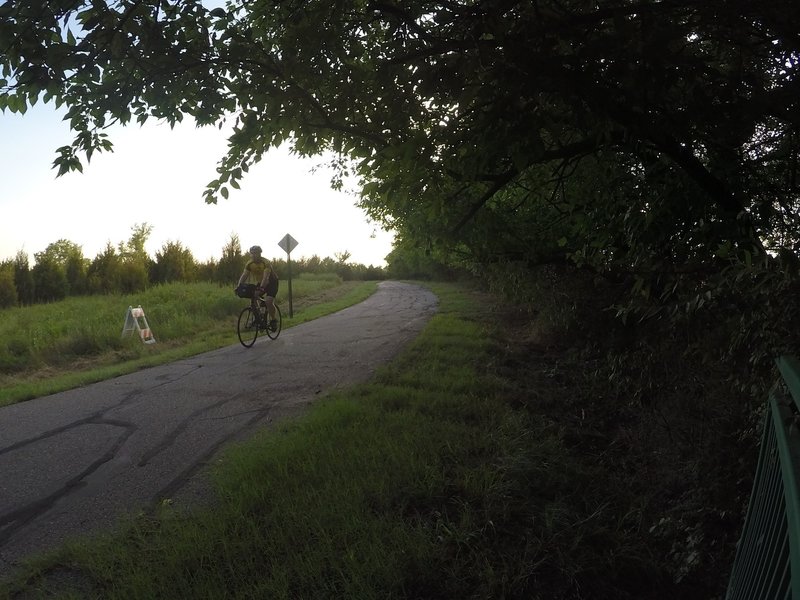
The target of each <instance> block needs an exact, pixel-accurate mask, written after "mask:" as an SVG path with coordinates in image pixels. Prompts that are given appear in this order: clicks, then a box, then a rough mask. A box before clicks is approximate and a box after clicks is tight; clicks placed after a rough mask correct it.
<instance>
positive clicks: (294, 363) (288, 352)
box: [0, 282, 436, 577]
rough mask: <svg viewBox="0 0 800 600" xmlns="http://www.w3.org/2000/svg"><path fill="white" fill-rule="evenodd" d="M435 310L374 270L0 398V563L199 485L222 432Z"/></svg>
mask: <svg viewBox="0 0 800 600" xmlns="http://www.w3.org/2000/svg"><path fill="white" fill-rule="evenodd" d="M435 310H436V297H435V296H434V295H433V294H432V293H431V292H429V291H428V290H425V289H424V288H421V287H418V286H414V285H409V284H403V283H398V282H382V283H381V284H380V286H379V288H378V291H377V292H376V293H375V294H374V295H373V296H372V297H370V298H369V299H367V300H366V301H364V302H362V303H361V304H358V305H356V306H352V307H350V308H347V309H345V310H343V311H341V312H338V313H336V314H333V315H330V316H327V317H324V318H321V319H317V320H315V321H312V322H309V323H305V324H303V325H299V326H297V327H293V328H291V329H287V330H284V331H283V332H282V333H281V335H280V337H279V338H278V339H277V340H275V341H272V340H270V339H268V338H267V337H266V336H264V337H263V338H262V337H261V336H259V338H258V341H256V344H255V346H253V347H252V348H250V349H247V348H244V347H242V346H241V345H239V344H238V342H237V343H236V344H232V345H231V346H228V347H226V348H222V349H220V350H215V351H212V352H208V353H205V354H201V355H198V356H195V357H193V358H189V359H186V360H181V361H178V362H175V363H171V364H167V365H163V366H160V367H155V368H151V369H147V370H144V371H139V372H136V373H133V374H130V375H125V376H122V377H118V378H116V379H112V380H109V381H105V382H102V383H97V384H93V385H90V386H86V387H83V388H80V389H76V390H71V391H67V392H62V393H59V394H53V395H51V396H47V397H43V398H38V399H36V400H31V401H28V402H23V403H20V404H15V405H13V406H8V407H5V408H0V577H2V576H4V575H8V574H9V573H11V572H12V571H13V569H14V566H15V565H16V564H17V562H18V561H19V559H20V558H22V557H25V556H28V555H30V554H32V553H34V552H38V551H40V550H44V549H48V548H52V547H55V546H56V545H58V544H60V543H62V542H63V541H65V540H66V539H68V538H70V537H72V536H75V535H82V534H86V533H92V532H95V531H98V530H100V529H103V528H108V527H110V526H113V525H114V523H116V522H117V521H118V520H119V519H120V518H121V517H123V516H125V515H126V514H132V513H135V512H137V511H140V510H148V509H150V508H152V507H153V506H155V505H156V504H157V503H159V502H161V501H162V500H163V499H164V498H181V499H183V500H191V496H192V494H197V495H198V496H200V495H201V493H202V489H203V486H204V483H203V481H204V480H205V478H204V476H203V475H204V473H203V467H204V466H205V465H207V464H208V463H209V462H210V461H211V459H212V457H213V456H214V454H215V453H216V452H217V451H218V450H219V449H220V448H221V447H222V446H223V445H224V444H227V443H229V442H232V441H236V440H241V439H244V438H245V437H247V435H249V434H252V432H253V431H254V430H255V429H257V428H261V427H264V426H269V425H270V424H272V423H274V422H276V421H278V420H280V419H281V418H286V417H287V416H293V415H297V414H300V413H301V412H302V410H303V409H304V408H305V407H307V406H308V405H309V404H310V403H311V402H313V401H314V399H315V398H316V397H318V395H319V394H320V393H321V392H325V391H328V390H331V389H333V388H337V387H342V386H348V385H352V384H355V383H358V382H361V381H365V380H366V379H368V378H369V377H370V375H371V374H372V373H373V372H374V370H375V368H376V367H378V366H379V365H381V364H383V363H385V362H387V361H388V360H389V359H391V358H392V357H393V356H395V355H396V354H397V352H398V351H399V350H400V349H401V348H402V347H403V346H404V345H405V344H406V343H407V342H409V341H410V340H411V339H413V338H414V337H415V336H416V335H417V334H418V333H419V332H420V331H421V330H422V328H423V327H424V325H425V323H426V322H427V321H428V319H429V318H430V317H431V316H432V315H433V313H434V312H435ZM151 326H152V327H153V331H154V332H155V334H156V336H157V335H158V324H157V323H151ZM232 335H234V336H235V333H233V332H232ZM233 339H235V337H234V338H233Z"/></svg>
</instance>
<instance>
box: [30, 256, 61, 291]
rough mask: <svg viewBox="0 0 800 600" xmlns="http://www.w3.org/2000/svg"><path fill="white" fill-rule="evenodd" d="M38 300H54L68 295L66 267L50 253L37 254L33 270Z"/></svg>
mask: <svg viewBox="0 0 800 600" xmlns="http://www.w3.org/2000/svg"><path fill="white" fill-rule="evenodd" d="M31 275H32V276H33V284H34V290H35V295H34V299H35V301H37V302H54V301H55V300H62V299H64V298H65V297H66V296H67V286H68V283H67V275H66V273H65V271H64V267H63V266H62V265H60V264H59V263H58V262H56V260H55V259H54V258H53V257H51V256H48V255H37V257H36V264H35V265H34V266H33V269H32V270H31Z"/></svg>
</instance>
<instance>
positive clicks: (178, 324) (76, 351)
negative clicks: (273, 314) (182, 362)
mask: <svg viewBox="0 0 800 600" xmlns="http://www.w3.org/2000/svg"><path fill="white" fill-rule="evenodd" d="M376 286H377V283H376V282H374V281H373V282H356V281H352V282H342V281H341V280H340V279H339V278H338V277H336V276H324V275H323V276H319V277H314V276H306V275H304V276H301V277H299V278H298V279H297V280H296V281H295V282H294V286H293V309H294V310H293V316H292V317H289V303H288V299H287V296H286V291H283V290H282V291H281V292H279V296H278V301H279V304H280V305H281V307H282V310H283V312H284V315H283V317H284V320H283V327H284V329H286V328H289V327H293V326H295V325H299V324H300V323H305V322H306V321H310V320H313V319H316V318H319V317H321V316H324V315H326V314H330V313H333V312H336V311H338V310H341V309H342V308H345V307H347V306H350V305H352V304H356V303H358V302H361V301H362V300H364V299H366V298H367V297H368V296H370V295H371V294H372V293H373V292H374V291H375V288H376ZM244 304H246V301H243V300H241V299H240V298H236V297H235V296H234V295H233V294H232V293H231V290H230V289H229V288H222V287H219V286H218V285H215V284H207V283H198V284H167V285H163V286H156V287H154V288H151V289H150V290H148V291H146V292H143V293H141V294H138V295H130V296H92V297H84V298H81V297H76V298H69V299H67V300H64V301H61V302H55V303H52V304H47V305H35V306H30V307H24V308H14V309H10V310H7V311H0V336H2V337H3V339H4V344H2V345H0V407H1V406H6V405H8V404H13V403H15V402H21V401H24V400H29V399H31V398H37V397H39V396H44V395H47V394H53V393H56V392H60V391H64V390H67V389H72V388H75V387H80V386H82V385H87V384H90V383H94V382H97V381H103V380H105V379H110V378H112V377H117V376H119V375H124V374H126V373H131V372H133V371H136V370H139V369H143V368H146V367H152V366H155V365H160V364H164V363H167V362H171V361H174V360H178V359H180V358H186V357H188V356H193V355H195V354H199V353H201V352H206V351H208V350H214V349H216V348H221V347H223V346H227V345H230V344H234V343H238V342H237V338H236V318H237V316H238V314H239V311H240V310H241V308H242V307H243V306H244ZM138 305H142V306H143V307H145V309H146V312H147V317H148V320H149V324H150V326H151V327H152V329H153V332H154V333H155V336H156V339H157V340H158V342H157V343H156V344H152V345H145V344H142V343H141V341H140V340H139V339H138V338H137V337H136V336H132V337H127V338H122V337H121V336H120V331H121V330H122V324H123V323H124V316H125V310H126V308H127V307H128V306H138Z"/></svg>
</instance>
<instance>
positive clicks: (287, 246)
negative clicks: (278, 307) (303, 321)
mask: <svg viewBox="0 0 800 600" xmlns="http://www.w3.org/2000/svg"><path fill="white" fill-rule="evenodd" d="M297 243H298V242H297V240H296V239H294V238H293V237H292V236H290V235H289V234H288V233H287V234H286V235H285V236H283V239H281V241H280V242H278V246H280V247H281V248H283V251H284V252H286V266H287V270H288V271H289V273H288V275H289V317H290V318H291V317H293V316H294V310H293V308H292V250H294V249H295V248H296V247H297Z"/></svg>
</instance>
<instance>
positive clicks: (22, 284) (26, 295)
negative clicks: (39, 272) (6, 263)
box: [14, 250, 35, 305]
mask: <svg viewBox="0 0 800 600" xmlns="http://www.w3.org/2000/svg"><path fill="white" fill-rule="evenodd" d="M14 286H15V287H16V288H17V297H18V299H19V302H20V304H25V305H27V304H32V303H33V301H34V298H35V289H34V283H33V274H32V273H31V269H30V265H29V263H28V255H27V253H25V252H24V251H22V250H20V251H18V252H17V255H16V256H15V257H14Z"/></svg>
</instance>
